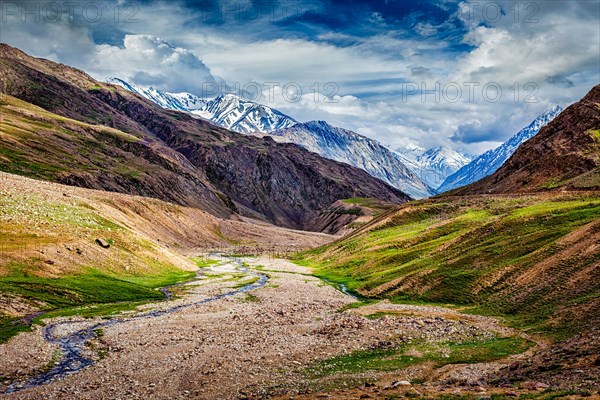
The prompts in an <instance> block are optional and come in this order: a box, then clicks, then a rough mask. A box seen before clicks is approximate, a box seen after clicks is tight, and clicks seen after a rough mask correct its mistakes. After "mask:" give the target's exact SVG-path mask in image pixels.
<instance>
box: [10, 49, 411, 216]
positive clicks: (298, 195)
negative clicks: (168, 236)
mask: <svg viewBox="0 0 600 400" xmlns="http://www.w3.org/2000/svg"><path fill="white" fill-rule="evenodd" d="M0 61H1V63H0V90H1V91H2V93H4V94H6V95H9V96H13V97H15V98H18V99H20V100H22V101H24V102H27V103H30V104H33V105H36V106H38V107H41V108H43V109H45V110H47V111H49V112H51V113H53V114H56V115H58V116H59V118H60V117H63V118H69V119H70V120H75V121H77V122H76V123H72V122H68V123H69V124H75V125H76V124H77V123H81V122H83V123H85V124H88V125H95V126H97V128H94V129H98V130H99V131H100V132H101V133H100V137H101V139H99V140H106V139H107V136H105V135H104V134H103V133H102V127H110V128H113V129H116V130H118V131H119V132H121V133H122V134H123V135H121V134H116V135H117V136H118V135H121V136H124V137H126V138H127V139H125V140H118V141H114V148H113V149H110V151H114V152H134V153H135V152H138V154H139V153H141V152H147V153H148V154H144V155H143V157H142V158H143V159H144V160H150V162H151V163H155V164H161V163H162V164H168V165H167V166H164V169H168V170H169V171H171V172H172V173H175V174H177V175H182V177H180V178H179V179H184V180H185V183H181V184H180V186H187V185H188V184H189V185H191V186H190V187H189V188H188V190H187V192H184V195H182V196H181V197H180V195H179V192H178V191H176V189H175V188H173V187H171V189H174V190H172V193H166V192H165V190H162V188H161V190H158V189H155V188H147V190H142V188H140V185H143V184H144V183H143V179H140V178H139V177H138V176H136V173H139V172H140V171H137V170H136V168H134V170H136V171H137V172H134V173H133V174H120V173H119V171H113V172H115V173H111V172H110V171H111V169H112V168H113V167H114V165H111V160H112V154H111V153H104V152H103V151H104V150H105V148H106V146H96V145H95V144H94V143H93V142H90V141H89V140H87V139H86V138H85V137H81V135H80V134H78V133H77V132H74V133H73V132H63V131H61V130H60V129H58V128H56V127H55V124H54V122H53V121H49V122H48V121H42V122H41V125H40V122H39V121H36V119H39V118H38V116H37V115H36V112H35V111H33V112H32V111H31V110H30V111H27V112H25V113H21V115H25V117H24V118H25V119H26V120H28V121H27V123H28V124H30V126H37V127H38V128H34V129H33V134H34V135H39V136H40V137H43V136H47V137H48V141H49V142H53V141H54V139H55V138H54V137H55V136H61V135H62V138H61V140H62V142H63V143H67V144H68V146H67V147H65V152H66V153H70V154H83V155H87V156H82V157H79V159H78V160H77V161H78V162H81V163H83V165H81V166H78V167H77V168H74V169H73V168H67V171H60V176H59V177H58V179H57V178H55V176H45V177H44V178H46V179H57V180H60V181H61V182H65V183H69V184H75V185H79V186H90V187H95V188H100V189H104V190H118V191H123V192H126V193H132V194H143V195H145V196H152V197H157V198H160V199H165V200H168V201H175V202H177V203H179V204H182V205H190V203H189V202H190V201H196V200H197V199H196V197H195V193H196V192H199V191H201V192H202V193H203V194H202V196H203V197H202V196H200V198H207V199H210V202H211V206H210V207H208V208H209V209H210V208H212V206H213V205H214V207H218V208H219V211H220V212H236V213H240V214H242V215H246V216H253V217H257V218H261V219H265V220H268V221H271V222H275V223H277V224H280V225H283V226H287V227H294V228H302V227H304V226H305V224H306V223H307V222H308V221H310V220H311V219H312V218H313V217H315V216H316V215H318V214H319V213H320V211H322V210H324V209H326V208H327V207H329V206H330V205H331V204H333V203H334V202H335V201H337V200H340V199H344V198H351V197H374V198H380V199H382V200H385V201H390V202H396V203H399V202H403V201H406V200H407V199H408V197H407V196H406V195H404V194H403V193H402V192H400V191H399V190H397V189H394V188H392V187H390V186H388V185H386V184H385V183H383V182H382V181H380V180H378V179H375V178H373V177H371V176H370V175H368V174H367V173H365V172H364V171H361V170H359V169H357V168H353V167H351V166H348V165H345V164H341V163H336V162H333V161H330V160H326V159H324V158H322V157H320V156H318V155H316V154H314V153H311V152H308V151H306V150H304V149H302V148H300V147H298V146H296V145H291V144H277V143H275V142H274V141H273V140H271V139H269V138H266V139H261V138H256V137H252V136H241V135H239V134H236V133H233V132H230V131H228V130H226V129H222V128H218V127H215V126H214V125H213V124H210V123H208V122H205V121H202V120H199V119H197V118H194V117H192V116H191V115H189V114H187V113H183V112H177V111H170V110H165V109H163V108H161V107H159V106H157V105H156V104H154V103H152V102H150V101H148V100H146V99H144V98H142V97H141V96H139V95H136V94H134V93H132V92H129V91H127V90H124V89H122V88H121V87H119V86H115V85H109V84H105V83H101V82H97V81H95V80H94V79H92V78H91V77H89V76H88V75H87V74H85V73H83V72H81V71H79V70H76V69H74V68H70V67H68V66H65V65H60V64H56V63H54V62H51V61H48V60H42V59H35V58H33V57H30V56H28V55H26V54H25V53H23V52H21V51H19V50H17V49H14V48H12V47H10V46H7V45H0ZM25 108H26V107H25ZM15 118H16V117H15ZM50 119H52V118H50ZM44 124H49V126H45V125H44ZM5 126H6V127H8V126H9V125H7V124H3V130H5V131H6V132H3V134H4V135H9V138H8V141H11V142H12V144H13V149H12V150H11V152H9V153H8V154H3V158H4V160H5V161H8V162H7V164H12V162H11V161H12V160H15V159H17V158H18V157H23V158H24V159H21V161H20V162H21V164H27V163H32V162H34V161H37V163H38V164H39V163H40V162H42V161H41V160H44V158H45V157H47V155H48V154H47V153H48V151H47V148H46V147H45V146H44V145H38V146H30V145H28V144H27V143H25V142H24V141H22V140H21V141H20V140H18V135H19V134H20V133H19V132H8V131H9V130H10V128H5ZM46 128H47V129H46ZM29 134H31V132H30V133H29ZM57 139H58V138H57ZM132 143H133V144H132ZM136 146H141V149H137V147H136ZM108 147H111V146H108ZM150 148H154V151H150V150H149V149H150ZM127 157H129V156H127ZM127 157H125V158H127ZM67 161H68V159H67ZM66 164H67V165H68V163H66ZM128 166H129V165H128V164H127V163H125V166H124V167H128ZM107 171H108V172H107ZM13 172H19V173H22V174H25V175H31V176H36V174H35V171H31V169H30V168H26V167H24V168H22V169H20V170H19V171H13ZM64 177H67V178H64ZM90 182H95V183H94V185H92V184H90ZM195 185H197V186H198V188H196V187H195ZM200 188H201V189H200ZM165 189H166V190H168V189H169V186H166V187H165ZM187 194H189V196H187ZM173 197H177V198H176V199H173ZM216 199H218V200H216ZM200 202H203V201H200ZM194 205H195V204H194ZM217 205H218V206H217Z"/></svg>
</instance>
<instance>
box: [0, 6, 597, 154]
mask: <svg viewBox="0 0 600 400" xmlns="http://www.w3.org/2000/svg"><path fill="white" fill-rule="evenodd" d="M0 5H1V7H2V9H1V12H2V15H1V24H0V41H2V42H6V43H8V44H11V45H13V46H16V47H18V48H20V49H22V50H24V51H26V52H28V53H30V54H32V55H35V56H38V57H45V58H49V59H52V60H55V61H59V62H62V63H65V64H69V65H72V66H75V67H78V68H81V69H83V70H85V71H86V72H88V73H90V74H91V75H92V76H94V77H95V78H97V79H100V80H104V78H106V77H109V76H115V77H119V78H122V79H125V80H128V81H130V82H133V83H137V84H139V85H144V86H154V87H156V88H158V89H161V90H166V91H171V92H181V91H187V92H192V93H195V94H198V95H206V96H210V95H212V94H213V93H214V91H215V88H217V87H220V88H221V89H220V90H223V89H224V90H230V91H237V92H239V93H242V94H245V95H246V96H248V97H250V99H252V100H257V101H258V102H260V103H264V104H268V105H270V106H273V107H275V108H277V109H279V110H281V111H283V112H285V113H287V114H289V115H291V116H292V117H294V118H296V119H298V120H301V121H306V120H312V119H323V120H327V121H328V122H330V123H331V124H333V125H337V126H341V127H344V128H347V129H352V130H355V131H357V132H359V133H362V134H364V135H367V136H370V137H373V138H375V139H378V140H380V141H381V142H382V143H384V144H386V145H388V146H390V147H392V148H396V147H400V146H407V145H419V146H422V147H432V146H437V145H445V146H449V147H452V148H454V149H457V150H460V151H464V152H469V153H473V154H476V153H480V152H482V151H484V150H487V149H489V148H491V147H495V146H497V145H498V144H500V143H501V142H503V141H504V140H506V139H507V138H509V137H510V136H512V135H513V134H514V133H516V131H518V130H519V129H520V128H522V127H523V126H525V125H527V124H528V123H529V122H530V121H531V120H532V119H533V118H535V117H536V116H537V115H539V114H541V113H542V112H543V111H545V110H546V109H548V108H551V107H552V106H554V105H556V104H560V105H562V106H565V105H568V104H569V103H572V102H574V101H576V100H578V99H579V98H581V97H582V96H583V95H585V93H587V91H589V90H590V89H591V87H592V86H594V85H596V84H598V83H599V82H600V0H579V1H561V0H551V1H515V0H510V1H493V2H491V1H484V0H476V1H475V0H474V1H454V0H428V1H412V0H344V1H342V0H323V1H317V0H312V1H296V0H284V1H277V0H254V1H252V0H239V1H238V0H231V1H229V0H200V1H153V0H145V1H137V2H136V1H133V2H129V1H118V2H114V1H82V2H69V1H65V2H61V1H13V2H9V1H4V0H3V1H2V2H0Z"/></svg>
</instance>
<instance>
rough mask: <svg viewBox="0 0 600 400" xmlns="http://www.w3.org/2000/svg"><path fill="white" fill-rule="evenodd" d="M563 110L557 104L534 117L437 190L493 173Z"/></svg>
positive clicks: (446, 188)
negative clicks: (530, 121) (505, 140)
mask: <svg viewBox="0 0 600 400" xmlns="http://www.w3.org/2000/svg"><path fill="white" fill-rule="evenodd" d="M561 111H562V108H561V107H560V106H556V107H554V108H552V109H550V110H548V111H546V112H545V113H543V114H542V115H540V116H539V117H537V118H536V119H534V120H533V122H532V123H531V124H529V125H528V126H527V127H525V128H523V129H521V130H520V131H519V132H518V133H517V134H516V135H514V136H513V137H512V138H510V139H509V140H508V141H507V142H505V143H504V144H502V145H501V146H499V147H497V148H495V149H492V150H488V151H486V152H485V153H483V154H482V155H480V156H479V157H477V158H475V159H474V160H473V161H471V162H470V163H469V164H467V165H465V166H464V167H462V168H461V169H459V170H458V171H456V172H455V173H454V174H452V175H450V176H449V177H448V178H447V179H446V180H445V181H444V183H442V184H441V185H440V186H439V187H438V189H437V191H438V192H439V193H442V192H446V191H448V190H452V189H456V188H458V187H461V186H465V185H468V184H470V183H473V182H476V181H478V180H480V179H483V178H485V177H486V176H488V175H491V174H493V173H494V172H496V171H497V170H498V169H499V168H500V167H501V166H502V164H504V162H505V161H506V160H508V159H509V158H510V156H512V155H513V153H514V152H515V151H516V150H517V148H519V146H520V145H521V144H523V143H524V142H525V141H527V140H529V139H531V138H532V137H534V136H535V135H536V134H537V133H538V132H539V131H540V129H542V128H543V127H544V126H546V125H547V124H548V123H549V122H550V121H552V120H553V119H554V118H555V117H556V116H557V115H558V114H560V113H561Z"/></svg>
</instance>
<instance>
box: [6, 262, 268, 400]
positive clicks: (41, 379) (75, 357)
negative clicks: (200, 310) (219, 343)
mask: <svg viewBox="0 0 600 400" xmlns="http://www.w3.org/2000/svg"><path fill="white" fill-rule="evenodd" d="M219 257H220V258H221V259H222V260H226V261H225V264H227V263H229V264H234V265H235V268H236V269H237V270H238V271H241V272H244V273H247V274H248V275H251V276H255V277H257V278H258V280H257V281H255V282H253V283H249V284H248V285H246V286H242V287H241V288H238V289H235V290H231V291H229V292H225V293H222V294H219V295H217V296H213V297H209V298H206V299H202V300H199V301H195V302H192V303H185V304H180V305H177V306H173V307H170V308H166V309H163V310H154V311H148V312H145V313H141V314H137V315H134V316H132V317H127V318H113V319H110V320H108V321H104V322H100V323H97V324H95V325H92V326H89V327H86V328H83V329H80V330H77V331H75V332H73V333H69V334H68V335H66V336H62V337H57V336H56V335H55V331H56V329H57V328H59V327H65V326H66V327H68V326H69V325H73V324H78V323H80V322H81V321H63V322H56V323H53V324H49V325H47V326H45V327H44V329H43V337H44V340H45V341H46V342H48V343H50V344H53V345H58V346H59V347H60V350H61V353H62V359H61V360H60V361H59V362H58V364H56V365H55V366H54V367H53V368H52V369H51V370H50V371H48V372H45V373H42V374H40V375H37V376H34V377H33V378H30V379H29V380H27V381H23V382H17V383H13V384H12V385H10V386H9V387H8V389H7V390H6V391H5V392H4V393H6V394H8V393H15V392H18V391H20V390H24V389H28V388H32V387H35V386H39V385H45V384H47V383H50V382H53V381H56V380H59V379H61V378H64V377H65V376H67V375H70V374H74V373H76V372H78V371H81V370H82V369H84V368H86V367H89V366H90V365H92V364H94V362H95V361H94V360H93V359H92V358H90V357H88V356H86V343H87V342H88V341H90V340H92V339H94V338H96V336H97V333H96V332H97V330H98V329H102V328H106V327H109V326H113V325H117V324H122V323H125V322H129V321H134V320H137V319H141V318H155V317H159V316H161V315H165V314H171V313H173V312H175V311H178V310H181V309H184V308H188V307H191V306H195V305H198V304H205V303H210V302H212V301H215V300H219V299H222V298H224V297H230V296H234V295H236V294H240V293H244V292H248V291H250V290H254V289H258V288H261V287H263V286H264V285H265V284H266V283H267V280H268V279H269V278H268V277H267V275H264V274H259V273H256V272H254V271H250V270H248V269H247V268H246V267H244V264H243V263H242V261H241V260H240V259H239V258H234V257H224V256H219ZM202 278H203V274H202V272H201V271H198V272H197V273H196V277H195V278H194V279H192V280H190V281H188V282H183V283H179V284H176V285H171V286H167V287H164V288H161V289H160V290H161V292H163V293H164V294H165V297H166V300H170V299H171V298H172V293H171V291H170V289H171V288H173V287H177V286H183V285H189V284H190V283H193V282H196V281H199V280H201V279H202Z"/></svg>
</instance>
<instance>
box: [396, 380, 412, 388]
mask: <svg viewBox="0 0 600 400" xmlns="http://www.w3.org/2000/svg"><path fill="white" fill-rule="evenodd" d="M400 386H410V382H409V381H396V382H393V383H392V387H394V388H397V387H400Z"/></svg>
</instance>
